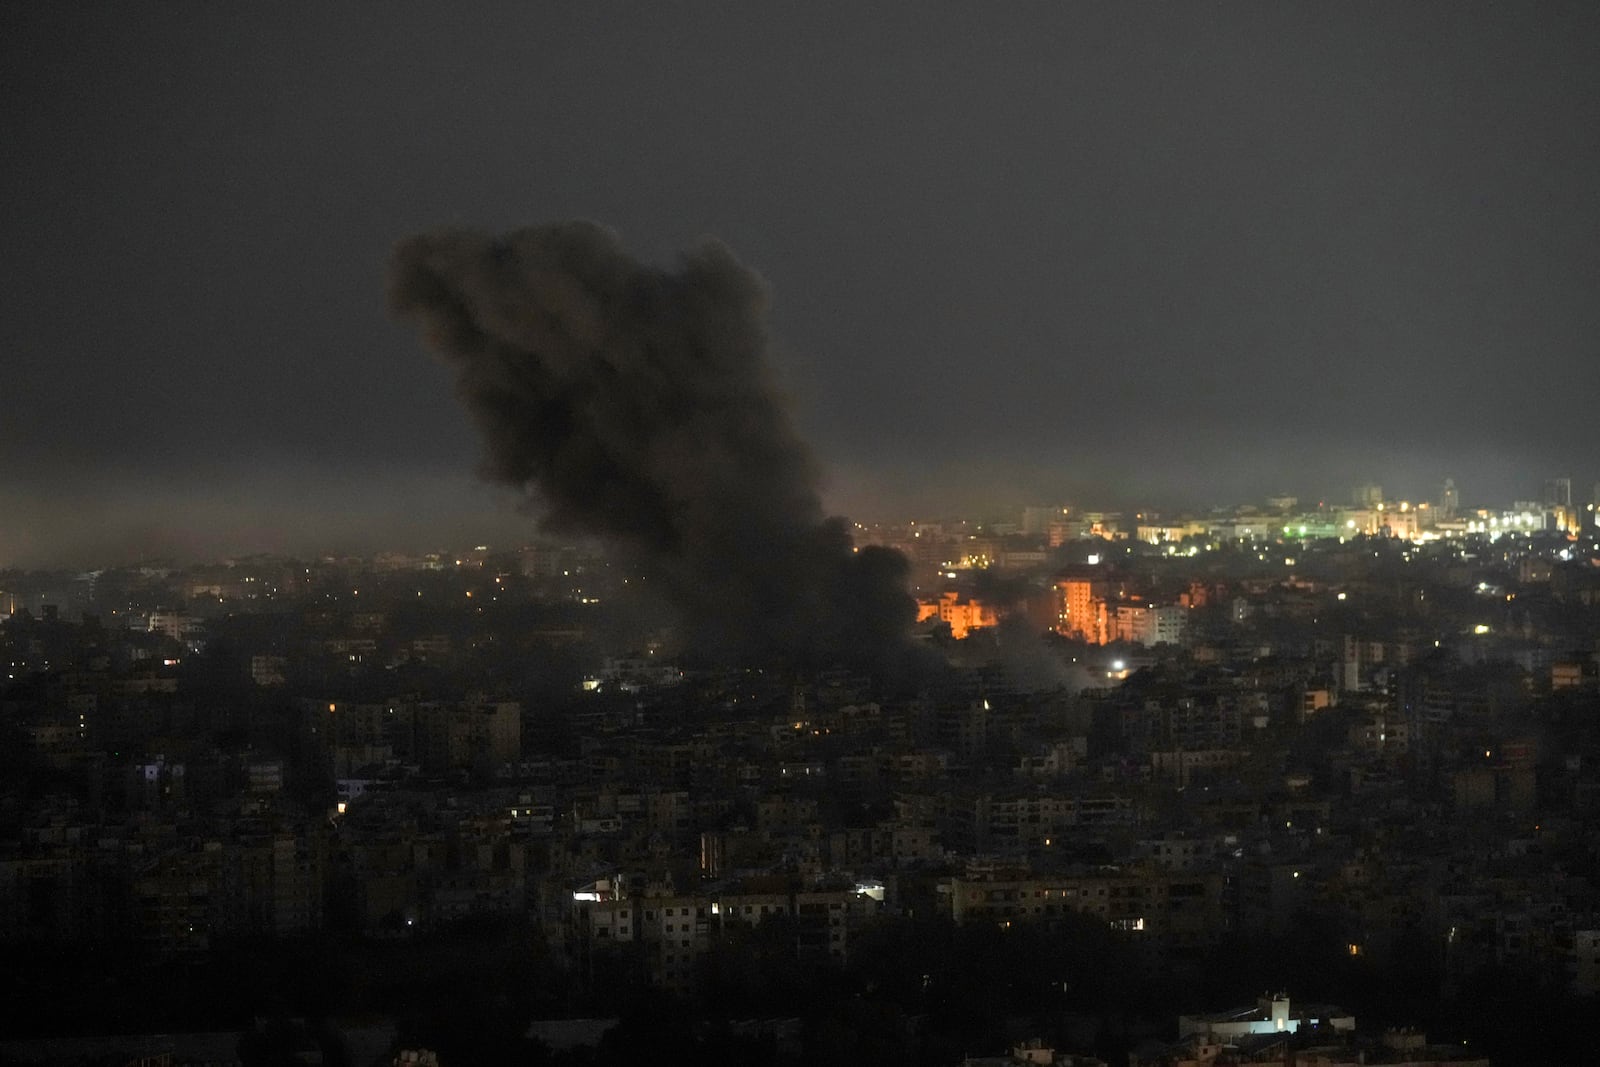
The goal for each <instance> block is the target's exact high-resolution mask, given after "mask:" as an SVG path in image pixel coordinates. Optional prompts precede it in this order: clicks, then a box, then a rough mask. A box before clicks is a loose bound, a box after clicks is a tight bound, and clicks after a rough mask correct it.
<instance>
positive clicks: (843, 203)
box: [0, 0, 1600, 566]
mask: <svg viewBox="0 0 1600 1067" xmlns="http://www.w3.org/2000/svg"><path fill="white" fill-rule="evenodd" d="M869 6H871V7H874V8H877V9H878V10H875V11H871V12H868V11H865V10H863V9H864V8H866V7H869ZM668 7H671V8H672V10H671V11H668V10H665V9H666V8H668ZM568 218H583V219H592V220H595V221H598V222H601V223H603V224H605V225H606V226H609V227H611V228H613V229H614V230H616V231H617V232H618V233H619V234H620V235H621V237H622V240H623V241H624V242H625V243H626V244H627V245H628V247H630V248H631V249H632V250H633V251H634V252H636V253H637V254H639V255H640V256H642V257H644V258H645V259H647V260H650V261H653V262H659V263H661V264H663V265H670V263H671V262H672V260H673V258H674V257H675V255H676V254H677V252H678V251H679V250H680V249H683V248H686V247H688V246H690V245H692V244H693V243H695V242H696V241H697V240H698V239H700V238H701V237H703V236H705V235H708V234H709V235H715V236H717V237H719V238H720V239H722V240H723V241H725V242H726V243H727V244H728V245H729V246H730V247H731V248H732V249H733V250H734V252H735V253H736V254H737V255H738V256H739V257H740V259H741V260H742V261H743V262H744V263H746V264H747V265H749V266H750V267H752V268H753V269H755V270H757V271H758V272H760V274H761V275H763V276H764V277H765V278H766V279H767V281H768V283H769V285H770V286H771V289H772V317H771V326H772V332H773V342H774V353H773V361H774V362H775V363H776V364H777V366H778V367H779V368H780V370H781V372H782V374H783V375H784V380H785V384H786V386H787V388H788V389H789V391H790V392H791V393H792V394H793V396H794V399H795V402H796V405H797V411H798V419H799V422H800V425H801V427H802V428H803V430H804V432H805V433H806V434H807V435H808V436H809V437H810V438H811V440H812V442H813V444H814V446H815V448H816V449H817V451H818V453H819V455H820V457H821V459H822V461H823V463H824V464H825V466H826V467H827V468H828V470H829V471H830V478H829V482H828V502H829V504H830V505H831V506H833V507H834V508H836V509H839V510H843V511H846V512H848V513H849V514H851V515H852V516H855V517H861V518H893V517H913V516H917V517H920V516H925V515H928V514H931V513H937V512H957V511H983V510H987V509H999V508H1012V507H1016V506H1020V505H1021V504H1024V503H1045V502H1054V501H1058V500H1072V501H1076V502H1079V503H1082V504H1086V505H1091V504H1095V503H1105V504H1131V503H1137V502H1141V501H1150V502H1155V503H1158V504H1161V503H1166V504H1182V503H1208V502H1213V501H1214V502H1237V501H1244V500H1250V499H1259V498H1260V497H1263V496H1265V495H1267V494H1269V493H1272V492H1278V491H1289V492H1295V493H1298V494H1300V495H1301V496H1302V497H1310V498H1313V499H1314V498H1316V497H1318V496H1327V497H1329V498H1332V497H1335V496H1337V497H1339V498H1343V497H1344V496H1345V495H1346V494H1347V493H1348V490H1349V488H1350V487H1351V486H1353V485H1355V484H1357V483H1360V482H1363V481H1376V482H1380V483H1382V484H1384V485H1385V486H1386V487H1389V488H1390V489H1391V492H1392V493H1400V494H1408V495H1411V496H1414V497H1420V496H1428V495H1432V494H1433V493H1434V491H1435V487H1436V486H1437V484H1438V483H1439V482H1440V481H1441V480H1442V479H1443V478H1444V477H1445V476H1446V475H1451V476H1453V477H1454V478H1455V479H1456V481H1457V483H1458V484H1459V485H1460V486H1461V488H1462V494H1463V500H1464V502H1480V501H1481V502H1485V503H1487V502H1499V501H1501V500H1505V501H1509V500H1510V499H1511V498H1512V497H1526V496H1532V495H1536V494H1537V492H1538V489H1539V485H1540V483H1541V481H1542V480H1543V479H1545V478H1547V477H1551V476H1558V475H1570V476H1571V477H1573V479H1574V485H1575V486H1577V487H1578V491H1580V492H1581V493H1583V494H1585V495H1586V494H1587V487H1588V486H1589V485H1590V484H1591V483H1592V482H1593V481H1595V480H1596V479H1597V478H1600V444H1597V443H1596V437H1595V426H1594V419H1593V416H1592V413H1591V412H1592V409H1593V408H1594V406H1595V401H1596V398H1597V396H1600V388H1597V387H1600V360H1597V359H1596V355H1597V351H1596V350H1597V347H1600V5H1595V4H1593V3H1592V2H1584V3H1576V4H1558V3H1540V4H1465V3H1457V2H1451V3H1440V4H1396V3H1389V2H1385V3H1378V4H1349V3H1341V4H1286V3H1278V2H1274V3H1266V4H1253V3H1229V4H1210V3H1195V4H1182V5H1176V4H1163V5H1140V4H1132V5H1130V4H1114V5H1097V4H1095V5H1091V4H1043V3H1033V4H980V3H968V4H941V3H917V4H904V5H862V4H855V3H850V4H838V5H826V4H823V5H819V4H815V3H811V4H792V5H791V4H779V5H774V4H745V5H734V4H722V5H715V6H713V5H709V4H704V5H701V4H689V5H655V4H614V5H606V4H601V5H591V4H561V5H557V4H533V5H524V4H505V5H503V6H498V7H497V6H495V5H489V4H480V5H466V6H462V5H447V4H429V5H420V4H419V5H406V4H392V3H390V4H364V5H357V4H339V5H324V4H303V5H297V4H289V3H273V4H258V5H248V6H247V5H238V4H229V5H206V4H199V3H188V4H159V5H158V4H94V5H91V4H53V3H52V4H45V3H27V4H25V3H20V2H15V0H12V2H8V3H5V4H4V5H3V6H0V566H4V565H6V564H8V563H13V564H29V565H33V564H41V563H45V562H52V561H60V562H72V563H80V562H91V561H95V560H102V561H114V560H118V559H125V558H129V557H134V556H138V555H142V554H146V553H169V554H176V555H180V556H185V555H193V554H200V555H209V554H212V553H225V552H243V551H252V550H263V549H266V550H278V549H283V550H293V551H314V550H321V549H328V550H360V549H368V548H372V547H375V546H384V545H393V546H397V547H422V546H425V545H428V544H431V543H439V544H447V545H459V544H461V543H463V542H464V541H473V540H480V539H481V540H493V541H496V542H498V543H508V542H513V541H516V540H519V539H521V538H522V537H523V536H524V535H525V533H526V531H527V530H528V529H529V527H530V525H531V522H530V520H529V519H527V518H526V517H525V516H522V515H519V514H518V513H517V512H516V510H515V506H514V504H515V502H514V501H512V500H510V499H509V498H507V497H506V496H505V495H504V492H503V491H501V490H491V489H490V488H488V487H486V486H484V485H481V484H479V483H478V482H477V481H476V480H475V479H474V477H473V473H472V472H473V469H474V466H475V464H476V462H477V458H478V445H477V442H476V440H475V438H474V435H473V432H472V430H471V428H470V425H469V423H468V421H467V418H466V416H465V415H464V413H463V411H462V410H461V407H460V405H459V404H458V403H457V402H456V401H455V399H454V397H453V396H452V394H451V386H450V376H449V374H448V372H447V371H446V369H445V368H444V367H442V366H441V365H439V364H438V363H437V362H435V361H434V360H433V359H432V358H430V357H429V356H428V355H427V354H425V352H424V351H423V350H422V347H421V345H420V343H419V342H418V340H417V339H416V337H415V335H414V334H413V332H412V331H411V330H410V329H409V328H407V327H405V326H403V325H401V324H397V323H395V322H393V321H392V320H391V319H390V318H389V317H388V315H387V313H386V311H385V304H384V269H385V262H386V259H387V257H388V255H389V251H390V249H391V247H392V246H393V244H394V243H395V242H396V241H397V240H399V239H400V238H402V237H404V236H406V235H408V234H410V233H413V232H415V231H418V230H422V229H427V228H430V227H433V226H437V225H440V224H467V225H473V226H481V227H485V228H489V229H495V230H501V229H511V228H515V227H518V226H522V225H529V224H536V223H543V222H549V221H555V220H562V219H568Z"/></svg>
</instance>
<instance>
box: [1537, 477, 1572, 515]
mask: <svg viewBox="0 0 1600 1067" xmlns="http://www.w3.org/2000/svg"><path fill="white" fill-rule="evenodd" d="M1543 503H1544V506H1545V507H1547V508H1570V507H1572V479H1571V478H1551V479H1550V480H1549V481H1547V482H1545V483H1544V497H1543Z"/></svg>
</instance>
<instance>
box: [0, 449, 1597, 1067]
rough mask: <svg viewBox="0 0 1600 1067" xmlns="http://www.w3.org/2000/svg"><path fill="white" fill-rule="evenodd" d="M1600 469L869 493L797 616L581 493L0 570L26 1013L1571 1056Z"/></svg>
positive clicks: (1360, 1058)
mask: <svg viewBox="0 0 1600 1067" xmlns="http://www.w3.org/2000/svg"><path fill="white" fill-rule="evenodd" d="M1530 495H1531V494H1530ZM1594 509H1595V503H1594V502H1593V501H1592V499H1591V501H1589V502H1584V503H1576V502H1575V500H1574V497H1573V494H1572V490H1571V481H1570V479H1567V478H1557V479H1549V480H1547V481H1546V482H1544V484H1543V486H1542V492H1541V493H1540V495H1539V496H1538V497H1537V498H1536V499H1530V500H1527V501H1518V502H1513V503H1510V504H1509V505H1507V506H1504V507H1500V508H1482V507H1467V506H1463V505H1462V504H1461V503H1460V500H1459V498H1458V491H1457V489H1456V487H1455V483H1454V482H1453V481H1450V480H1444V481H1442V482H1441V487H1440V491H1439V493H1438V496H1437V497H1436V498H1435V499H1433V500H1426V501H1395V500H1391V499H1387V498H1386V497H1385V496H1384V494H1383V491H1382V489H1381V487H1378V486H1375V485H1365V486H1361V487H1359V488H1357V489H1356V490H1354V491H1353V492H1352V493H1351V495H1350V498H1349V500H1348V501H1347V502H1344V503H1340V504H1327V503H1318V504H1316V505H1313V506H1306V505H1303V504H1301V503H1300V502H1299V501H1296V500H1295V499H1293V498H1291V497H1274V498H1271V499H1269V500H1265V501H1263V502H1262V503H1261V504H1260V505H1259V506H1252V507H1248V508H1228V509H1222V508H1219V509H1215V510H1214V511H1212V512H1210V513H1209V514H1207V515H1205V516H1192V515H1176V514H1175V515H1157V514H1155V513H1154V512H1139V513H1134V514H1125V513H1115V512H1098V511H1089V510H1082V509H1080V508H1078V507H1075V506H1070V505H1055V506H1043V507H1028V508H1025V509H1020V510H1019V513H1018V514H1016V515H1015V516H1008V517H1006V518H1005V519H1004V520H1001V521H985V522H980V521H976V520H966V519H947V520H945V521H939V522H933V521H919V522H907V523H903V524H895V525H887V524H884V525H866V524H851V530H852V534H853V540H854V542H855V545H856V548H857V549H859V548H863V547H866V546H868V545H877V546H883V547H888V548H892V549H894V550H896V551H898V552H900V553H903V554H904V556H905V557H906V558H907V560H908V562H909V585H908V590H909V592H910V593H912V594H913V595H914V599H915V622H914V624H912V625H911V626H910V627H909V629H908V649H910V650H913V651H914V654H913V655H911V656H910V657H909V658H907V659H903V660H900V661H898V662H896V663H893V664H886V663H885V662H883V661H881V660H880V661H878V662H877V663H875V664H870V663H864V662H860V661H858V662H855V663H853V664H852V663H848V662H838V663H831V664H826V665H823V666H821V667H815V666H811V665H806V664H800V663H791V664H784V663H777V662H773V663H766V664H764V665H751V664H743V665H736V664H730V663H728V662H725V661H717V660H715V659H709V660H708V659H706V658H705V657H703V656H700V655H698V654H697V653H696V650H694V649H692V648H686V647H684V646H683V645H682V643H681V640H680V634H679V631H678V630H677V629H676V628H675V626H674V625H673V623H672V622H671V621H663V618H662V617H661V615H660V614H659V613H658V612H657V611H655V610H653V609H652V606H651V605H650V604H649V603H648V598H640V597H639V596H638V595H637V594H636V593H635V592H634V591H633V587H634V585H635V582H636V581H637V580H638V578H639V575H638V574H637V573H630V571H629V570H628V569H627V568H626V567H625V566H623V565H621V564H619V563H618V562H616V561H615V560H613V559H610V558H608V554H607V553H606V552H605V551H604V550H602V549H601V548H599V547H598V546H596V545H595V544H593V543H589V542H585V541H582V540H573V541H564V540H559V539H549V538H544V539H540V540H538V541H536V542H534V543H531V544H527V545H522V546H517V547H514V548H508V549H504V550H501V549H497V548H495V547H494V546H485V545H479V546H474V547H472V548H470V549H467V550H464V551H461V552H458V553H450V552H439V553H426V554H420V555H412V554H401V553H385V554H379V555H376V556H373V557H370V558H339V557H324V558H319V559H310V560H295V559H288V558H279V557H261V556H256V557H244V558H238V559H228V560H221V561H213V562H205V563H188V564H183V563H177V562H160V561H151V562H147V563H144V564H140V565H138V566H131V567H121V568H112V569H104V570H94V571H89V572H48V571H46V572H35V571H21V570H10V571H0V664H3V666H4V669H5V673H6V679H5V684H4V687H3V688H0V729H3V730H4V731H5V736H6V738H7V741H6V750H7V751H8V752H9V753H11V754H12V757H13V766H12V769H13V772H14V773H13V774H11V775H9V776H8V779H7V784H6V787H5V790H4V799H3V802H0V803H3V806H0V812H3V814H4V822H3V826H4V834H3V837H0V941H3V942H4V943H5V944H7V945H9V946H11V950H12V951H14V952H15V951H28V950H30V949H31V950H40V949H45V948H48V953H47V954H45V955H39V956H38V957H37V959H38V964H37V966H34V967H31V968H29V969H28V970H27V971H22V970H14V971H13V972H12V973H11V974H10V976H9V978H8V989H7V996H8V999H9V1000H10V1001H11V1002H12V1003H14V1004H16V1005H18V1006H19V1008H22V1009H25V1010H22V1011H21V1013H20V1014H19V1015H18V1016H17V1018H18V1019H26V1020H28V1022H27V1023H25V1024H20V1025H19V1024H17V1023H13V1032H14V1034H16V1035H17V1038H18V1039H17V1040H13V1041H8V1042H6V1043H5V1045H4V1048H5V1052H6V1055H7V1056H8V1057H9V1058H14V1059H16V1061H17V1062H31V1060H30V1059H29V1057H30V1056H34V1057H37V1056H38V1055H40V1054H42V1053H41V1050H49V1052H50V1055H53V1056H61V1055H77V1056H78V1057H79V1058H82V1059H84V1060H85V1061H86V1062H87V1060H88V1058H90V1057H91V1056H92V1055H94V1054H98V1055H112V1056H123V1057H130V1056H134V1055H158V1056H167V1057H169V1058H170V1062H186V1061H187V1060H186V1057H187V1058H188V1059H191V1060H193V1061H195V1062H200V1061H201V1059H202V1058H203V1057H204V1056H216V1055H225V1056H226V1057H227V1058H233V1057H235V1056H237V1057H239V1058H245V1059H246V1061H247V1062H248V1059H247V1057H249V1056H252V1055H259V1056H267V1055H289V1056H299V1057H301V1058H300V1059H299V1060H296V1062H316V1061H314V1060H306V1059H305V1058H304V1057H305V1056H307V1055H312V1054H315V1055H318V1056H323V1057H325V1058H324V1059H323V1060H321V1062H331V1061H333V1060H330V1059H329V1058H328V1057H333V1058H334V1059H335V1060H337V1057H344V1059H343V1060H337V1061H339V1062H366V1061H370V1059H372V1058H373V1057H374V1056H375V1055H378V1056H381V1055H391V1056H392V1055H400V1054H397V1053H395V1052H394V1050H395V1049H412V1050H414V1051H412V1052H406V1053H404V1054H403V1056H410V1057H412V1058H413V1059H416V1058H417V1057H421V1058H422V1059H426V1058H427V1057H430V1056H432V1057H435V1058H437V1060H438V1062H441V1063H444V1062H452V1061H454V1062H499V1061H502V1060H503V1061H505V1062H552V1063H589V1062H609V1061H610V1059H611V1058H612V1057H621V1058H626V1057H628V1056H631V1055H642V1054H645V1049H647V1048H649V1047H656V1046H657V1045H659V1044H660V1043H661V1042H672V1043H674V1044H673V1046H672V1047H674V1048H676V1049H677V1050H678V1052H679V1053H680V1054H681V1055H684V1056H695V1057H702V1058H704V1059H706V1060H707V1061H709V1062H721V1061H724V1060H726V1061H727V1062H744V1063H758V1062H770V1063H790V1062H807V1063H809V1062H848V1061H850V1060H851V1059H853V1058H859V1057H864V1056H883V1057H886V1058H887V1059H888V1060H889V1061H890V1062H908V1063H910V1062H918V1063H922V1062H928V1063H934V1062H943V1063H951V1064H954V1063H969V1064H970V1063H979V1062H982V1063H985V1064H987V1063H990V1062H993V1063H997V1064H998V1063H1002V1062H1006V1063H1010V1062H1017V1063H1029V1062H1032V1063H1048V1062H1056V1063H1066V1064H1094V1063H1121V1062H1124V1061H1126V1062H1128V1063H1130V1064H1152V1065H1153V1064H1178V1063H1204V1062H1217V1063H1221V1062H1289V1061H1290V1059H1291V1058H1292V1062H1295V1063H1308V1064H1327V1065H1332V1064H1344V1063H1351V1064H1353V1063H1358V1062H1364V1063H1424V1062H1425V1063H1445V1062H1449V1063H1472V1064H1481V1063H1487V1062H1500V1063H1521V1062H1540V1063H1555V1062H1579V1061H1580V1060H1581V1059H1582V1056H1583V1051H1584V1049H1585V1048H1586V1044H1587V1038H1586V1037H1584V1036H1583V1035H1582V1033H1581V1032H1580V1031H1575V1030H1574V1029H1573V1028H1572V1027H1571V1026H1570V1023H1569V1020H1570V1019H1572V1018H1575V1017H1581V1013H1583V1012H1585V1011H1587V1010H1588V1009H1589V1007H1590V1006H1592V1005H1593V1004H1594V1003H1595V997H1596V995H1597V994H1600V895H1597V892H1596V888H1595V885H1596V882H1595V876H1596V865H1597V863H1600V855H1597V853H1596V851H1595V847H1594V841H1595V840H1596V837H1595V820H1596V818H1597V817H1600V731H1597V728H1596V726H1595V720H1594V717H1593V714H1592V709H1593V707H1594V702H1595V700H1596V699H1597V697H1600V671H1597V664H1600V527H1597V525H1596V522H1595V515H1594ZM909 606H910V605H909V604H908V608H909ZM909 615H910V613H909V611H908V619H907V621H908V623H909V622H910V617H909ZM312 960H315V964H314V965H313V964H312V963H311V962H310V961H312ZM1262 990H1267V993H1266V994H1263V993H1262ZM1258 1002H1259V1003H1258ZM1235 1009H1237V1010H1235ZM73 1033H82V1034H84V1036H82V1037H80V1038H78V1039H77V1041H78V1042H79V1045H73V1044H72V1042H70V1041H65V1039H63V1038H62V1037H61V1036H60V1035H63V1034H73ZM99 1033H104V1034H107V1035H116V1034H151V1035H155V1034H163V1035H168V1036H164V1037H156V1036H149V1037H144V1038H130V1037H123V1038H115V1037H105V1038H99V1039H97V1038H96V1037H95V1036H94V1035H95V1034H99ZM97 1040H98V1043H97ZM118 1041H121V1042H122V1043H121V1044H120V1045H119V1044H117V1042H118ZM64 1042H65V1043H64ZM208 1042H209V1045H208ZM1008 1048H1010V1049H1011V1050H1012V1051H1011V1052H1010V1053H1007V1052H1006V1051H1005V1050H1006V1049H1008ZM208 1049H209V1051H207V1050H208ZM218 1049H221V1050H222V1051H221V1052H218V1051H217V1050H218ZM975 1049H987V1050H990V1051H988V1052H987V1053H984V1054H983V1055H976V1054H975V1053H974V1051H973V1050H975ZM63 1050H67V1051H66V1052H63ZM73 1050H76V1051H75V1052H74V1051H73ZM975 1055H976V1058H974V1057H975ZM352 1056H354V1059H351V1058H350V1057H352ZM984 1056H987V1057H988V1058H984ZM173 1057H175V1058H173ZM597 1057H598V1059H597ZM1491 1057H1492V1059H1491ZM1564 1057H1566V1058H1564ZM408 1062H409V1061H408Z"/></svg>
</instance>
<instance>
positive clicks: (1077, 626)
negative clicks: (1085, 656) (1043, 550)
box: [1055, 574, 1112, 645]
mask: <svg viewBox="0 0 1600 1067" xmlns="http://www.w3.org/2000/svg"><path fill="white" fill-rule="evenodd" d="M1111 588H1112V583H1111V582H1110V581H1109V580H1108V579H1106V578H1103V577H1099V576H1098V574H1096V575H1095V576H1090V575H1085V574H1073V575H1069V576H1067V577H1065V578H1061V579H1059V580H1058V581H1057V582H1056V592H1057V593H1058V594H1059V596H1060V601H1061V608H1060V612H1059V615H1058V618H1057V622H1056V626H1055V630H1056V632H1057V633H1059V634H1063V635H1064V636H1067V637H1076V638H1078V639H1079V640H1082V641H1087V642H1088V643H1089V644H1091V645H1103V644H1105V643H1106V642H1108V641H1110V640H1111V624H1110V621H1109V619H1108V617H1107V612H1106V598H1107V596H1108V595H1109V594H1110V592H1111Z"/></svg>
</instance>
